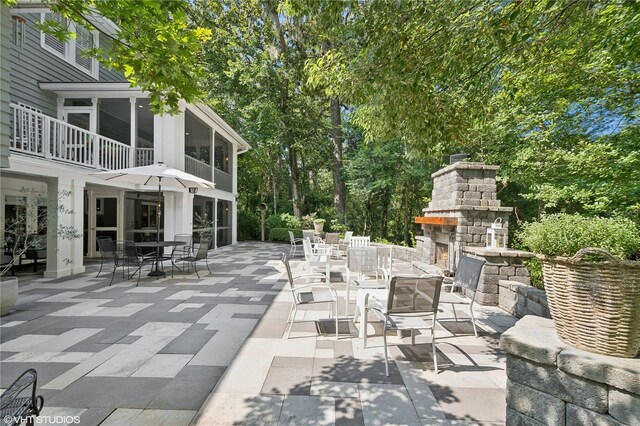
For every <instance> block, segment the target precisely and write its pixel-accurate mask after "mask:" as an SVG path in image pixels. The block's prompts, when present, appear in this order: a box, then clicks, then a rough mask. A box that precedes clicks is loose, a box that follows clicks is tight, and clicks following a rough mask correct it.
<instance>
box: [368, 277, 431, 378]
mask: <svg viewBox="0 0 640 426" xmlns="http://www.w3.org/2000/svg"><path fill="white" fill-rule="evenodd" d="M441 289H442V277H434V276H430V277H393V278H392V279H391V282H390V283H389V290H388V292H387V298H386V300H383V301H377V300H375V297H373V296H372V295H371V294H368V295H367V298H366V300H365V303H366V304H367V306H368V308H367V309H368V310H370V311H371V312H373V313H375V314H376V315H377V316H378V317H379V319H380V320H381V321H382V322H383V332H382V333H383V334H382V339H383V343H384V366H385V373H386V375H387V376H389V361H388V354H387V330H411V345H415V330H424V329H427V330H431V349H432V351H433V365H434V370H435V372H436V374H437V373H438V358H437V353H436V335H435V324H436V316H437V314H438V303H439V298H440V291H441ZM378 291H381V290H378ZM365 315H366V314H365ZM427 321H428V322H427ZM364 347H365V348H366V347H367V339H366V333H365V337H364Z"/></svg>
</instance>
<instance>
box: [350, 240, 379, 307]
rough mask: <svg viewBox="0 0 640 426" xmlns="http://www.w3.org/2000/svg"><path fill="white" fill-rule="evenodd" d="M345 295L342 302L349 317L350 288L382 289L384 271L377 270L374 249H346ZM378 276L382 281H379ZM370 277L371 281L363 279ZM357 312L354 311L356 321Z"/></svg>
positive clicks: (376, 257) (376, 258)
mask: <svg viewBox="0 0 640 426" xmlns="http://www.w3.org/2000/svg"><path fill="white" fill-rule="evenodd" d="M346 272H347V280H346V282H347V285H346V287H347V294H346V296H345V301H344V305H345V306H344V312H345V315H349V302H350V296H349V295H350V292H351V288H352V287H353V288H358V289H362V288H384V287H385V286H386V282H385V279H386V277H387V273H386V271H381V270H380V269H378V252H377V249H376V248H375V247H349V248H348V249H347V266H346ZM380 275H383V279H382V280H380V279H379V278H380ZM365 277H371V278H373V279H365ZM357 314H358V311H357V310H356V319H357Z"/></svg>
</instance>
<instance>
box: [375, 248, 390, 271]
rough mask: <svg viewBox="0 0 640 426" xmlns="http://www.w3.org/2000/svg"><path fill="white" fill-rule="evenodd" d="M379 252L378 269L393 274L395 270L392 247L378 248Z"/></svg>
mask: <svg viewBox="0 0 640 426" xmlns="http://www.w3.org/2000/svg"><path fill="white" fill-rule="evenodd" d="M376 249H377V250H378V269H380V270H385V271H388V272H389V273H391V271H392V270H393V253H392V246H388V245H384V246H376Z"/></svg>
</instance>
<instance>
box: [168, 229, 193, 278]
mask: <svg viewBox="0 0 640 426" xmlns="http://www.w3.org/2000/svg"><path fill="white" fill-rule="evenodd" d="M174 240H175V241H184V242H185V244H184V245H181V246H173V249H172V250H171V267H172V268H173V267H176V268H178V271H180V272H182V269H180V267H178V265H176V261H177V258H179V257H187V256H191V255H192V254H193V235H191V234H176V235H175V237H174ZM182 266H183V267H184V263H183V265H182Z"/></svg>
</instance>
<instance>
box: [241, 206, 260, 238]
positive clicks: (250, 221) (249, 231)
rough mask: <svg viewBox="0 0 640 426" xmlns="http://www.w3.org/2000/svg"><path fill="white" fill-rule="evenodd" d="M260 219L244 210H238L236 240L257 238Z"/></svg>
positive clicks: (258, 236)
mask: <svg viewBox="0 0 640 426" xmlns="http://www.w3.org/2000/svg"><path fill="white" fill-rule="evenodd" d="M259 239H260V219H259V218H258V217H257V215H254V214H251V213H248V212H246V211H242V210H240V211H238V241H247V240H259Z"/></svg>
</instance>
